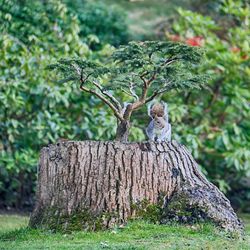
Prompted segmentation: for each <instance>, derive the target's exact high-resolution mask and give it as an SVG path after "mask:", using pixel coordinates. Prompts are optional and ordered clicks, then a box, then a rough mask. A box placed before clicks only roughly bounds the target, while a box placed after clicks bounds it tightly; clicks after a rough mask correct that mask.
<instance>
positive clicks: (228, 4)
mask: <svg viewBox="0 0 250 250" xmlns="http://www.w3.org/2000/svg"><path fill="white" fill-rule="evenodd" d="M218 11H219V13H217V17H218V16H220V19H217V20H214V19H213V18H211V17H209V16H203V15H201V14H198V13H195V12H191V11H186V10H183V9H179V10H178V13H179V17H178V19H177V20H176V21H175V22H174V24H173V26H172V27H173V28H172V31H169V33H168V34H167V37H168V39H169V40H175V41H179V42H184V43H187V44H189V45H191V46H201V47H204V48H205V50H206V56H207V62H206V63H205V65H204V66H203V67H202V68H201V69H200V70H198V69H197V73H208V74H210V75H211V76H212V79H211V81H210V84H209V90H208V91H206V92H203V93H194V92H192V93H191V92H187V93H186V96H184V97H179V98H178V99H175V98H173V99H172V100H171V103H172V105H170V107H171V109H172V110H173V111H174V112H172V113H171V115H170V117H172V121H173V122H174V121H175V120H178V121H180V123H179V124H180V125H174V129H175V131H176V133H177V134H178V135H179V136H176V138H177V139H178V140H181V141H182V142H183V143H185V144H186V145H189V147H190V148H191V149H192V151H193V154H194V156H195V157H196V158H198V161H199V162H200V163H201V165H202V167H203V171H204V173H206V174H207V176H208V177H209V178H210V179H211V180H212V181H213V182H214V183H216V184H217V185H218V186H219V187H220V189H221V190H222V191H223V192H225V193H227V194H228V195H230V196H231V200H232V201H234V204H235V205H236V206H238V207H242V208H244V206H245V207H247V206H249V202H248V203H247V200H248V201H249V197H250V185H249V182H247V181H246V179H247V178H249V177H250V134H249V131H250V106H249V103H250V93H249V88H250V81H249V79H250V71H249V64H250V61H249V52H250V46H249V35H250V31H249V19H248V18H249V14H250V9H249V6H247V5H244V4H243V2H242V1H231V0H229V1H222V3H221V4H220V6H219V10H218ZM176 110H178V112H177V111H176ZM238 192H239V193H240V196H239V195H238ZM247 204H248V205H247Z"/></svg>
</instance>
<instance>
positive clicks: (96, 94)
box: [80, 70, 124, 121]
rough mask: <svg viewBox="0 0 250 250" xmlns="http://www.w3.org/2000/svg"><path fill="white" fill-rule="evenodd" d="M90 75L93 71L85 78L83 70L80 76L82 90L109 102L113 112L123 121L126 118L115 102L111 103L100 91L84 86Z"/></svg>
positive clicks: (106, 102)
mask: <svg viewBox="0 0 250 250" xmlns="http://www.w3.org/2000/svg"><path fill="white" fill-rule="evenodd" d="M90 75H91V73H90V74H88V75H87V76H86V77H85V78H83V70H81V77H80V82H81V85H80V89H81V90H82V91H85V92H88V93H90V94H93V95H95V96H96V97H98V98H99V99H101V100H102V101H103V102H104V103H105V104H107V105H108V106H109V107H110V108H111V110H112V111H113V113H114V115H115V116H116V117H117V119H119V120H120V121H123V120H124V119H123V117H122V115H121V114H120V112H119V111H120V110H119V109H118V108H117V107H115V106H114V104H113V103H111V102H110V101H109V100H108V99H107V98H105V97H104V96H103V95H101V94H99V93H98V92H96V91H94V90H92V89H88V88H86V87H84V86H83V85H84V83H85V82H86V81H87V80H88V78H89V76H90ZM95 84H96V83H94V85H95ZM97 85H98V86H99V84H97ZM95 86H96V85H95ZM96 87H97V86H96ZM99 87H100V86H99ZM119 105H120V103H119Z"/></svg>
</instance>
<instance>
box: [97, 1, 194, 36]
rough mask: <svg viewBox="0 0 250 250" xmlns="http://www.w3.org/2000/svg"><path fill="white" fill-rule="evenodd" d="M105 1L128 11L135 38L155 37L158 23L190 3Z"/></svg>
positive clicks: (130, 26)
mask: <svg viewBox="0 0 250 250" xmlns="http://www.w3.org/2000/svg"><path fill="white" fill-rule="evenodd" d="M96 1H98V0H96ZM103 2H104V3H107V4H109V5H118V6H119V7H121V8H122V9H123V10H124V11H125V12H126V13H127V16H128V24H129V29H130V33H131V34H132V35H133V39H150V38H152V37H154V36H155V31H156V29H157V28H158V25H159V24H160V23H161V22H163V21H164V20H166V18H168V17H170V16H171V15H172V14H174V13H175V9H176V7H180V6H183V7H186V6H187V5H188V3H189V1H188V2H187V1H184V0H141V1H140V0H137V1H128V0H119V1H117V0H104V1H103Z"/></svg>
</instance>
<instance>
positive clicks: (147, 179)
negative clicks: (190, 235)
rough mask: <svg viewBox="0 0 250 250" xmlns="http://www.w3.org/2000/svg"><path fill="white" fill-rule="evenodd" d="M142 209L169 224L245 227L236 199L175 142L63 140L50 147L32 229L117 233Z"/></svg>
mask: <svg viewBox="0 0 250 250" xmlns="http://www.w3.org/2000/svg"><path fill="white" fill-rule="evenodd" d="M145 201H147V202H146V203H145ZM142 203H143V204H150V205H155V206H160V207H161V209H160V211H161V215H160V220H161V222H162V223H166V222H168V221H169V220H172V219H173V220H178V221H183V222H190V221H194V220H196V219H201V220H207V219H208V220H211V221H212V222H214V223H216V224H217V225H219V226H221V227H223V228H225V229H226V230H229V231H239V232H241V231H242V228H243V226H242V223H241V222H240V221H239V219H238V218H237V215H236V214H235V212H234V211H233V209H232V207H231V205H230V202H229V200H228V199H227V198H226V197H225V196H224V195H223V194H222V193H221V192H220V191H219V189H218V188H217V187H215V186H214V185H213V184H211V183H210V182H208V181H207V180H206V178H205V177H204V176H203V175H202V174H201V172H200V170H199V168H198V166H197V163H196V162H195V161H194V159H193V157H192V156H191V154H190V153H189V152H188V151H187V149H186V147H185V146H183V145H180V144H179V143H177V142H175V141H173V142H171V143H166V142H164V143H154V142H142V143H126V144H125V143H121V142H105V141H99V142H98V141H83V142H75V141H64V142H59V143H57V144H56V145H49V146H47V147H44V148H43V149H42V150H41V155H40V162H39V169H38V188H37V202H36V207H35V209H34V211H33V213H32V216H31V219H30V225H31V226H32V227H45V228H50V229H68V230H74V229H86V228H87V229H98V228H103V227H112V226H113V225H114V224H123V223H125V222H126V221H127V220H128V219H129V218H131V217H133V216H137V214H138V209H139V208H140V204H142Z"/></svg>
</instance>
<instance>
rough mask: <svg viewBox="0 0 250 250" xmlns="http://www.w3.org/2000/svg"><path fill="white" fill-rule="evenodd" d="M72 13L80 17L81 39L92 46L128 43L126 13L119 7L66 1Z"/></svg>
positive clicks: (89, 2)
mask: <svg viewBox="0 0 250 250" xmlns="http://www.w3.org/2000/svg"><path fill="white" fill-rule="evenodd" d="M64 1H65V2H66V4H67V6H68V8H69V9H70V10H71V12H72V13H73V14H74V15H76V16H77V17H78V20H79V28H80V33H79V35H80V37H81V38H82V39H84V41H86V42H88V43H89V44H91V45H92V47H93V48H96V47H99V46H97V45H98V44H103V43H109V44H112V45H114V46H118V45H120V44H125V43H126V42H128V37H129V34H128V26H127V22H126V15H125V12H124V11H123V10H122V9H120V8H119V7H117V6H110V5H107V4H105V3H103V2H101V1H97V2H93V1H81V0H78V1H75V2H74V3H72V1H69V0H64Z"/></svg>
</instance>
